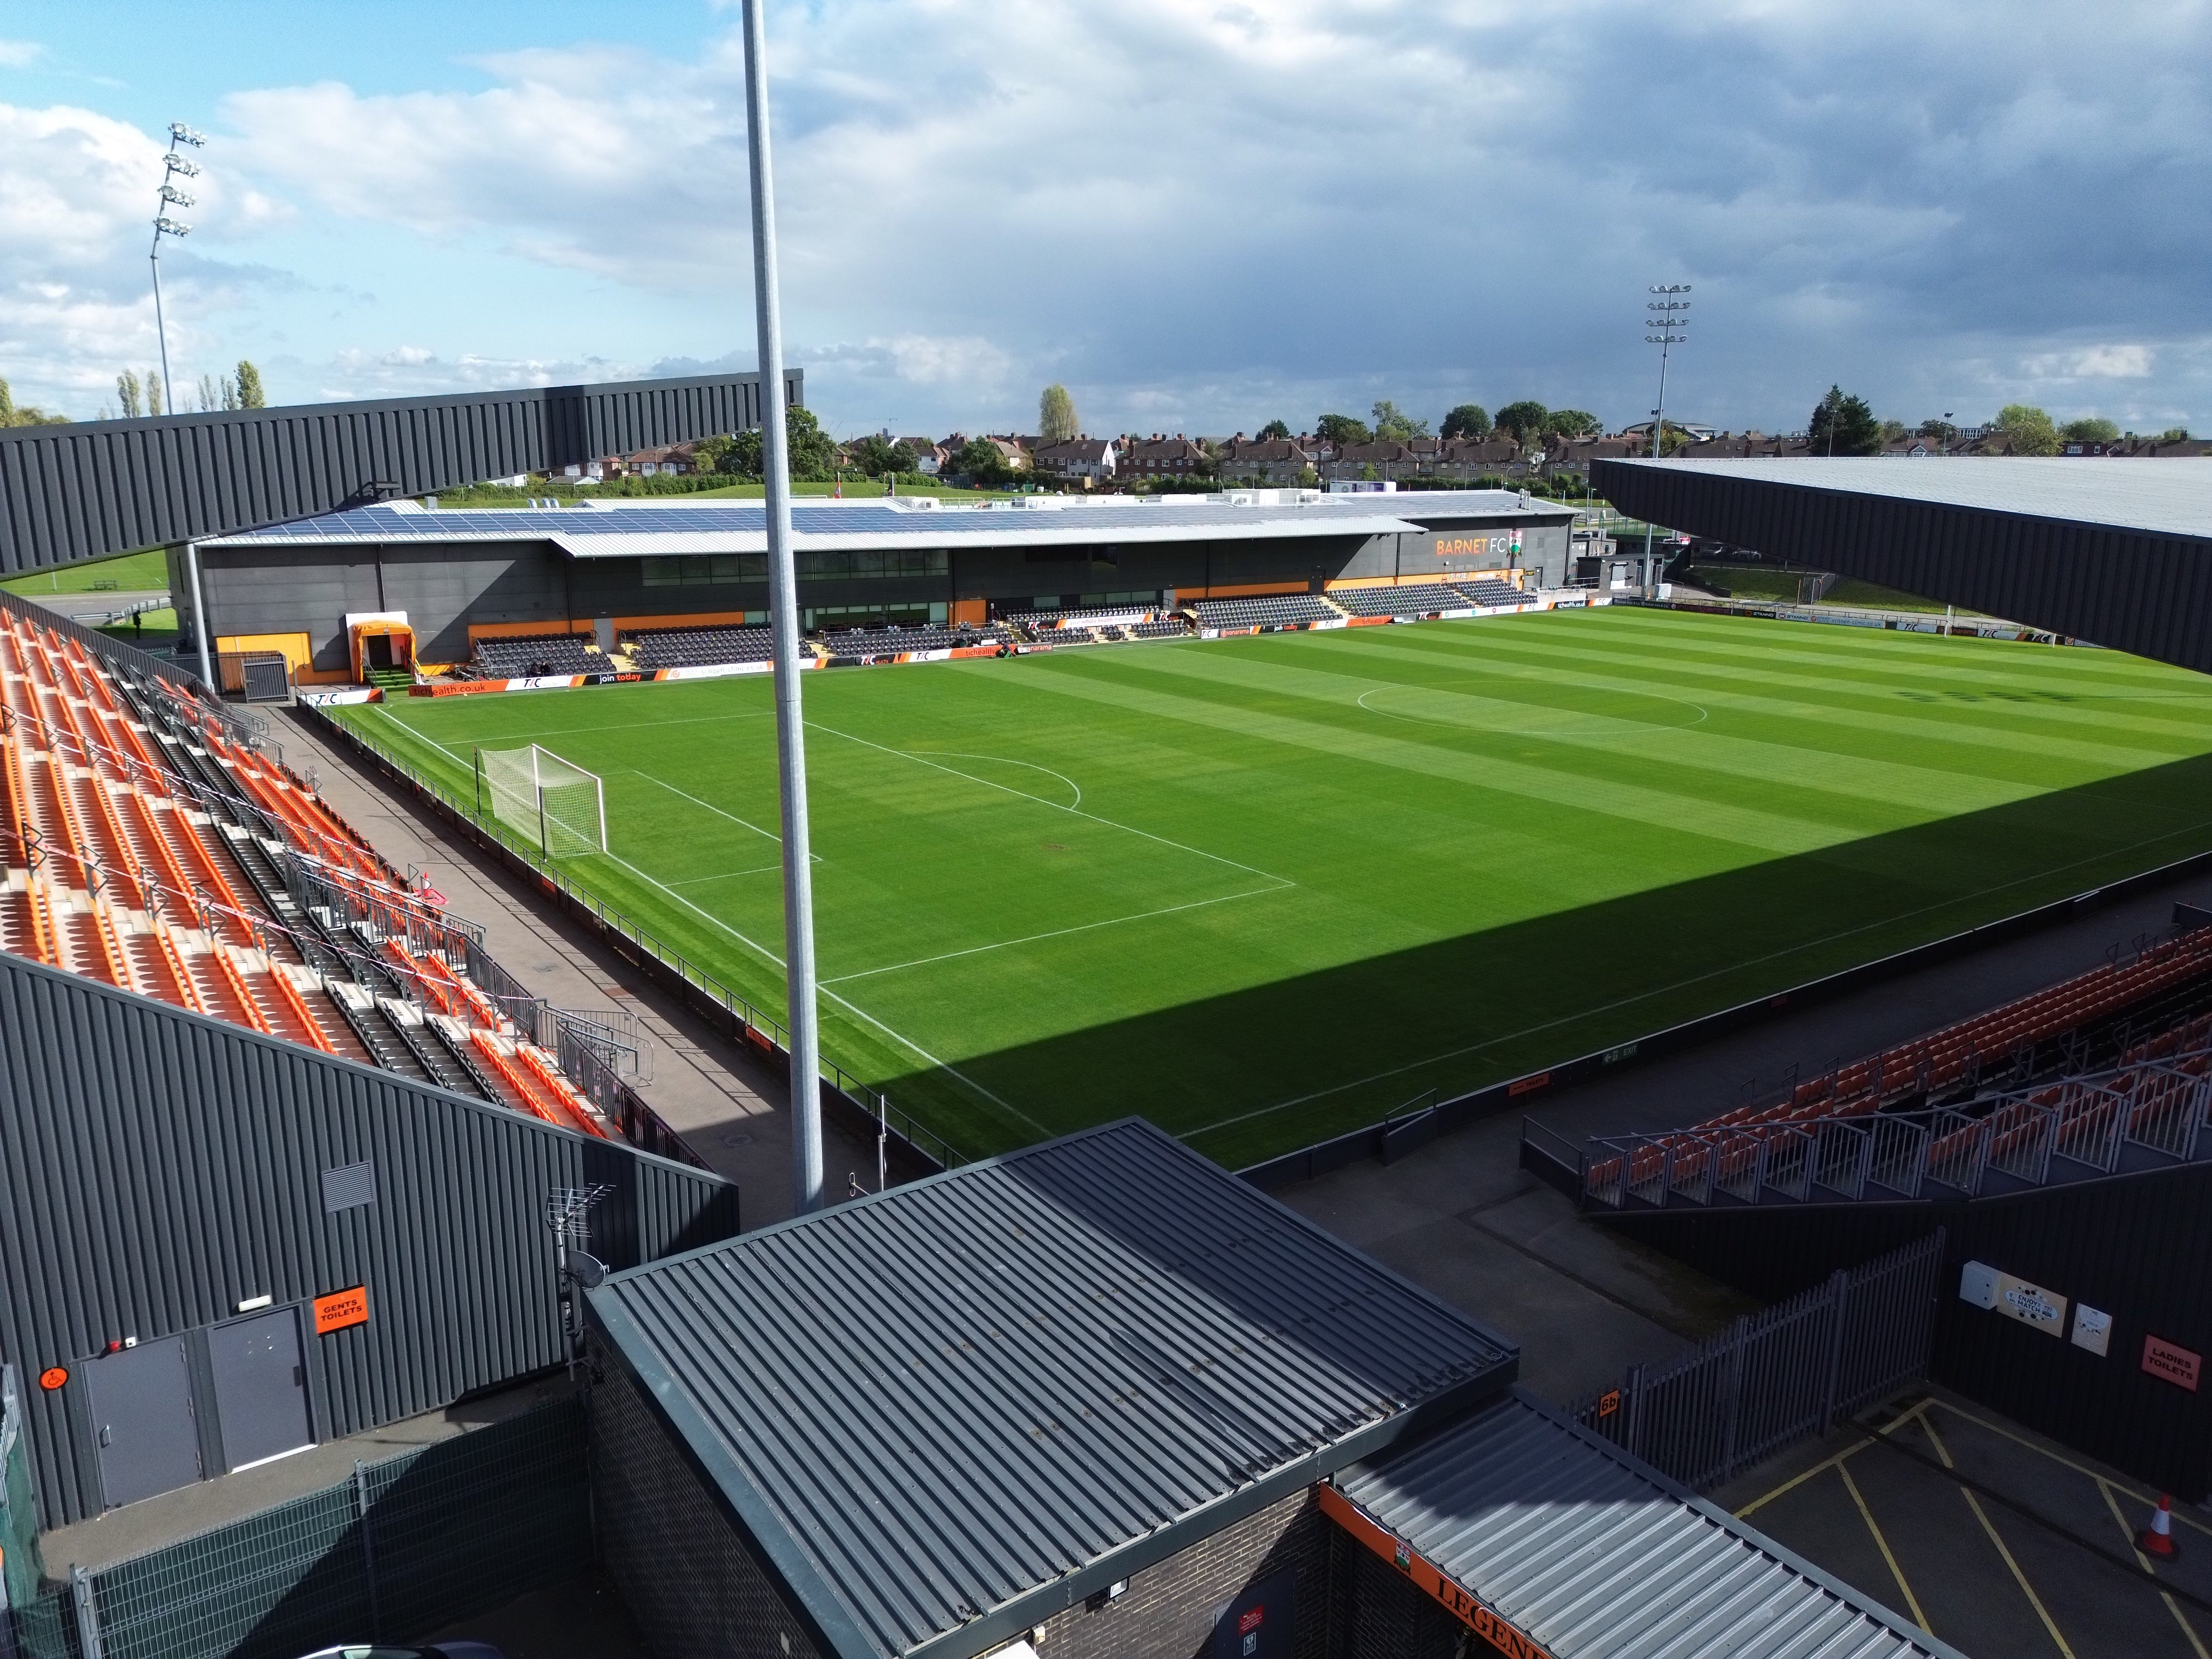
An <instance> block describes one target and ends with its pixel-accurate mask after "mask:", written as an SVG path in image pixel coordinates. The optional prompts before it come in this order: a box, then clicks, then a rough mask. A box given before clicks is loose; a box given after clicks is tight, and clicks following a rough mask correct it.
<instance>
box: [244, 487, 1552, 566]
mask: <svg viewBox="0 0 2212 1659" xmlns="http://www.w3.org/2000/svg"><path fill="white" fill-rule="evenodd" d="M924 499H927V498H924ZM914 501H915V498H913V497H906V498H902V499H900V500H894V499H892V498H890V497H886V496H877V497H873V498H871V499H867V500H861V501H838V500H825V499H823V498H821V497H818V496H817V497H802V498H800V499H799V500H797V501H793V503H792V509H793V510H792V531H793V537H794V544H795V545H796V546H797V547H798V548H799V550H801V551H805V552H853V551H862V550H877V549H884V548H896V547H915V546H931V545H942V544H946V543H957V542H976V543H988V544H992V545H994V546H1002V547H1051V546H1068V545H1081V544H1089V543H1094V542H1102V541H1103V542H1114V543H1118V544H1125V545H1127V544H1139V543H1145V542H1182V541H1251V540H1267V539H1273V538H1282V537H1296V536H1383V535H1394V534H1396V533H1398V532H1419V530H1420V529H1421V528H1422V526H1421V524H1420V523H1419V520H1422V519H1437V518H1451V519H1457V518H1465V517H1469V516H1477V517H1486V518H1507V519H1511V518H1526V519H1530V520H1534V519H1542V518H1559V517H1561V516H1564V515H1566V514H1568V513H1571V510H1572V509H1571V508H1568V507H1561V506H1559V505H1558V504H1557V503H1554V502H1550V501H1544V502H1541V503H1536V502H1532V503H1531V504H1530V506H1528V507H1526V508H1523V507H1521V506H1520V505H1519V503H1518V500H1517V498H1516V497H1515V496H1514V495H1510V494H1509V493H1507V492H1505V491H1502V490H1423V491H1420V492H1419V493H1414V492H1408V493H1407V494H1406V495H1325V496H1323V497H1322V499H1321V500H1320V501H1315V502H1310V503H1308V504H1306V505H1304V506H1288V505H1285V506H1274V505H1252V506H1240V505H1235V504H1232V503H1230V502H1227V501H1222V500H1220V499H1218V497H1206V496H1188V495H1179V496H1170V497H1167V498H1165V499H1164V500H1160V501H1140V500H1137V499H1135V498H1133V497H1129V496H1115V497H1109V498H1104V499H1099V500H1085V499H1083V498H1081V497H1061V496H1041V497H1025V498H1021V499H1020V500H1019V501H1017V502H1012V503H1009V502H1002V501H994V502H992V503H989V504H988V505H985V504H982V503H953V504H951V505H947V506H945V507H936V508H924V507H917V506H915V505H914V504H913V502H914ZM1386 504H1387V505H1386ZM766 513H767V509H766V508H765V507H763V504H762V503H761V502H759V501H712V502H708V501H701V502H680V501H679V502H664V503H655V504H650V505H647V504H641V503H629V502H625V503H623V504H622V505H620V506H617V505H615V504H613V503H612V502H601V501H589V502H586V503H583V504H581V505H580V506H576V507H513V508H510V507H482V508H441V509H437V510H434V511H425V510H422V509H421V508H419V507H416V505H415V503H413V502H412V501H408V502H392V503H385V504H381V505H378V506H374V507H354V508H350V509H349V510H347V511H345V512H343V513H325V515H323V516H322V517H320V518H315V519H307V520H301V521H300V522H298V523H295V524H287V525H277V526H273V527H271V528H269V529H266V530H257V531H253V532H250V533H248V534H246V535H241V536H234V537H229V538H224V539H222V540H220V541H211V542H210V543H208V544H207V545H209V546H213V547H250V546H268V545H270V544H278V545H320V544H333V543H349V542H374V543H383V544H391V543H398V542H410V541H435V542H454V541H525V540H528V541H537V540H544V541H550V542H553V543H555V544H557V545H559V546H560V547H561V548H562V550H564V551H565V552H567V553H568V554H569V555H570V556H573V557H575V558H580V559H590V558H637V557H641V556H645V555H647V554H661V553H759V552H763V551H764V550H766V549H767V546H768V527H767V517H766Z"/></svg>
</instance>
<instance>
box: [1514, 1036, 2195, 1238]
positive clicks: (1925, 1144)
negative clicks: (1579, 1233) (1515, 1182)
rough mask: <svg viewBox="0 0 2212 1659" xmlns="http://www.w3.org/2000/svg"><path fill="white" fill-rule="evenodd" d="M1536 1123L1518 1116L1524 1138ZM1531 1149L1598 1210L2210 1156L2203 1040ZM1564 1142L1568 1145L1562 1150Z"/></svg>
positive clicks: (1983, 1184) (1893, 1191)
mask: <svg viewBox="0 0 2212 1659" xmlns="http://www.w3.org/2000/svg"><path fill="white" fill-rule="evenodd" d="M1536 1127H1537V1126H1534V1125H1525V1124H1524V1126H1523V1135H1524V1139H1526V1138H1528V1137H1529V1136H1531V1135H1532V1134H1533V1133H1534V1131H1535V1129H1536ZM1544 1133H1546V1134H1547V1135H1548V1136H1549V1139H1550V1141H1551V1142H1552V1143H1553V1144H1552V1145H1547V1146H1541V1148H1540V1150H1541V1151H1542V1152H1544V1153H1545V1155H1546V1156H1547V1157H1548V1158H1553V1160H1555V1161H1557V1162H1559V1163H1560V1164H1563V1165H1565V1166H1566V1167H1570V1168H1573V1167H1577V1166H1578V1167H1579V1169H1580V1171H1581V1188H1582V1196H1583V1201H1584V1202H1585V1203H1588V1204H1590V1205H1593V1206H1596V1207H1599V1208H1601V1209H1609V1210H1623V1209H1629V1208H1651V1209H1663V1208H1666V1207H1668V1206H1673V1205H1684V1204H1687V1205H1697V1206H1708V1207H1710V1206H1716V1205H1722V1204H1728V1203H1735V1204H1772V1203H1792V1204H1802V1203H1804V1202H1807V1201H1808V1200H1815V1199H1820V1200H1838V1199H1841V1200H1858V1199H1879V1200H1891V1201H1893V1200H1897V1199H1900V1198H1905V1199H1917V1198H1936V1197H1942V1198H1956V1197H1959V1196H1961V1195H1963V1196H1965V1197H1967V1198H1978V1197H1979V1196H1981V1195H1982V1194H1984V1193H1985V1192H1990V1191H1994V1190H2014V1189H2017V1188H2024V1187H2043V1186H2048V1185H2051V1184H2053V1183H2056V1182H2068V1181H2086V1180H2090V1179H2093V1178H2094V1177H2096V1176H2104V1175H2111V1174H2112V1173H2114V1172H2115V1171H2117V1170H2119V1169H2120V1168H2121V1167H2122V1166H2123V1164H2124V1162H2127V1163H2132V1164H2136V1166H2137V1167H2144V1168H2148V1167H2154V1166H2156V1165H2160V1164H2174V1163H2186V1162H2189V1161H2191V1160H2192V1159H2195V1158H2203V1157H2212V1048H2194V1049H2188V1050H2181V1051H2178V1052H2175V1053H2172V1054H2163V1055H2158V1056H2155V1057H2143V1058H2140V1059H2136V1060H2131V1061H2127V1062H2125V1063H2123V1064H2121V1065H2119V1066H2113V1067H2112V1068H2110V1069H2107V1070H2105V1071H2100V1072H2095V1073H2086V1074H2081V1075H2077V1076H2074V1077H2067V1078H2061V1079H2057V1081H2055V1082H2051V1083H2045V1084H2042V1085H2037V1086H2035V1087H2033V1088H2026V1089H2015V1090H2008V1091H2003V1092H2001V1093H1994V1094H1988V1095H1983V1096H1979V1097H1975V1098H1973V1099H1971V1100H1967V1101H1964V1102H1961V1103H1958V1104H1954V1105H1948V1106H1923V1107H1916V1108H1914V1109H1911V1110H1903V1111H1897V1110H1886V1111H1875V1110H1867V1111H1863V1112H1857V1113H1843V1114H1836V1115H1827V1116H1820V1117H1808V1118H1800V1119H1796V1120H1790V1119H1778V1120H1776V1121H1771V1122H1763V1123H1761V1122H1753V1123H1736V1124H1727V1125H1711V1126H1705V1127H1696V1128H1689V1129H1679V1130H1674V1131H1670V1132H1668V1133H1663V1134H1632V1135H1593V1136H1591V1137H1589V1139H1588V1140H1587V1141H1585V1142H1583V1144H1582V1145H1581V1146H1571V1143H1567V1142H1565V1140H1564V1139H1563V1138H1562V1137H1560V1136H1558V1135H1556V1134H1553V1133H1551V1132H1549V1131H1546V1132H1544ZM1562 1147H1565V1148H1568V1149H1569V1150H1567V1151H1566V1152H1565V1154H1564V1155H1563V1153H1562V1151H1561V1150H1560V1149H1561V1148H1562Z"/></svg>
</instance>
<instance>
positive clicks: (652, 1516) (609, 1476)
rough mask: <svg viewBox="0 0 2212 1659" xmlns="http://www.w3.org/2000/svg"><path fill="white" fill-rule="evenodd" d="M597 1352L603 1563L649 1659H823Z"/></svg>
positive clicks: (596, 1493)
mask: <svg viewBox="0 0 2212 1659" xmlns="http://www.w3.org/2000/svg"><path fill="white" fill-rule="evenodd" d="M592 1358H593V1363H594V1368H595V1370H596V1372H597V1380H596V1381H595V1382H594V1383H593V1384H592V1390H591V1425H592V1427H591V1435H592V1501H593V1503H594V1504H595V1505H596V1506H597V1513H596V1520H597V1522H598V1527H599V1558H600V1561H601V1564H602V1565H604V1566H605V1568H606V1571H607V1576H608V1577H611V1578H612V1579H613V1580H614V1582H615V1584H616V1586H617V1588H618V1589H619V1590H620V1591H621V1594H622V1598H623V1601H624V1602H625V1603H626V1604H627V1605H628V1607H629V1611H630V1616H631V1617H632V1618H633V1619H635V1620H636V1621H637V1627H638V1630H639V1632H640V1633H641V1635H643V1636H644V1638H645V1639H646V1644H647V1646H648V1647H649V1648H651V1649H652V1650H653V1655H654V1659H727V1656H730V1655H732V1654H742V1655H748V1656H760V1659H818V1655H817V1650H816V1649H815V1647H814V1645H813V1644H812V1643H811V1641H810V1640H808V1638H807V1637H806V1635H805V1632H804V1630H803V1629H802V1627H801V1626H800V1625H799V1621H798V1620H796V1619H794V1618H793V1617H792V1614H791V1610H790V1609H789V1608H788V1607H785V1606H784V1604H783V1601H782V1598H781V1596H779V1595H777V1594H776V1591H775V1586H774V1585H773V1584H771V1583H769V1578H768V1575H767V1574H765V1573H763V1571H761V1569H760V1567H759V1565H758V1564H757V1563H756V1562H755V1561H754V1560H753V1559H752V1557H751V1556H750V1555H749V1554H747V1553H746V1552H745V1549H744V1546H743V1545H741V1544H740V1543H738V1534H737V1532H736V1530H735V1528H733V1527H732V1525H731V1523H730V1522H729V1520H728V1518H727V1517H726V1516H724V1514H723V1513H722V1510H721V1509H720V1507H719V1506H718V1505H717V1504H715V1502H714V1499H713V1498H709V1497H708V1495H707V1492H706V1489H705V1488H704V1487H702V1486H701V1485H700V1484H699V1477H698V1476H697V1475H696V1474H694V1473H693V1472H692V1470H691V1467H690V1464H688V1463H686V1462H684V1460H683V1458H682V1456H681V1455H679V1454H678V1452H677V1450H676V1449H675V1447H673V1446H672V1445H671V1444H670V1443H669V1441H668V1437H667V1436H666V1434H665V1432H664V1431H662V1428H661V1425H660V1421H659V1419H658V1418H657V1417H655V1416H653V1413H651V1412H650V1411H649V1410H647V1407H646V1405H645V1402H644V1401H641V1400H640V1399H639V1398H638V1395H637V1390H636V1389H635V1387H634V1386H633V1385H632V1384H631V1383H630V1380H629V1376H628V1375H627V1374H626V1373H624V1372H623V1370H621V1368H620V1367H619V1366H617V1364H615V1362H614V1361H613V1359H612V1358H610V1357H608V1356H606V1355H604V1354H595V1355H594V1356H593V1357H592Z"/></svg>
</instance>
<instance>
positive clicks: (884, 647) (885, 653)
mask: <svg viewBox="0 0 2212 1659" xmlns="http://www.w3.org/2000/svg"><path fill="white" fill-rule="evenodd" d="M1013 637H1014V636H1013V635H1012V634H1011V633H1010V632H1008V630H1007V629H1005V628H1003V627H1001V626H1000V624H999V623H981V624H977V625H970V624H968V623H961V624H959V625H957V626H955V625H952V624H950V623H921V624H919V625H917V626H915V627H912V628H899V627H896V626H891V627H884V628H847V629H839V630H837V631H836V632H835V633H824V634H823V635H822V636H821V639H820V644H821V647H822V649H823V651H825V652H826V653H829V655H830V656H833V657H892V656H897V655H899V654H900V653H906V652H915V651H951V650H953V649H956V648H959V647H973V646H982V645H1008V644H1011V643H1012V641H1013Z"/></svg>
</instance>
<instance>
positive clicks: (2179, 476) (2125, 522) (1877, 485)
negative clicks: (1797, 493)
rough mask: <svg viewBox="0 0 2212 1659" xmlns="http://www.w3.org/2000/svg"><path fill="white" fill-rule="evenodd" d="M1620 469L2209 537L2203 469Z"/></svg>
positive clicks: (1980, 463)
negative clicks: (1687, 475)
mask: <svg viewBox="0 0 2212 1659" xmlns="http://www.w3.org/2000/svg"><path fill="white" fill-rule="evenodd" d="M1612 465H1615V466H1620V467H1632V468H1636V469H1638V470H1639V471H1641V470H1646V469H1648V470H1651V471H1658V472H1662V473H1668V472H1694V473H1701V474H1703V475H1705V477H1712V478H1725V479H1737V480H1741V481H1743V482H1746V483H1765V484H1786V485H1790V486H1791V487H1793V488H1796V489H1824V490H1833V491H1836V492H1838V493H1839V494H1842V495H1878V496H1887V497H1890V498H1892V499H1893V500H1898V501H1920V502H1924V503H1927V504H1929V505H1931V506H1938V507H1966V508H1970V509H1972V511H1975V512H1978V513H2017V514H2021V515H2022V516H2025V517H2028V518H2035V519H2055V520H2063V522H2065V523H2068V524H2074V525H2088V526H2104V527H2108V528H2113V529H2125V530H2148V531H2152V532H2156V533H2158V534H2161V535H2167V536H2195V537H2199V538H2206V537H2212V462H2207V461H2206V460H2205V459H2203V458H2202V457H2195V456H2192V457H2185V458H2184V457H2177V458H2174V459H2168V460H2152V459H2130V458H2125V457H2119V456H2099V457H2085V456H2072V457H2069V456H2063V455H1961V456H1956V457H1942V456H1930V457H1927V458H1925V459H1918V460H1914V459H1907V458H1904V457H1893V456H1884V455H1868V456H1850V457H1845V458H1843V459H1829V458H1827V457H1826V456H1814V455H1806V456H1784V457H1780V458H1771V459H1751V460H1740V461H1681V460H1674V461H1652V460H1621V461H1615V462H1613V463H1612Z"/></svg>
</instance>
